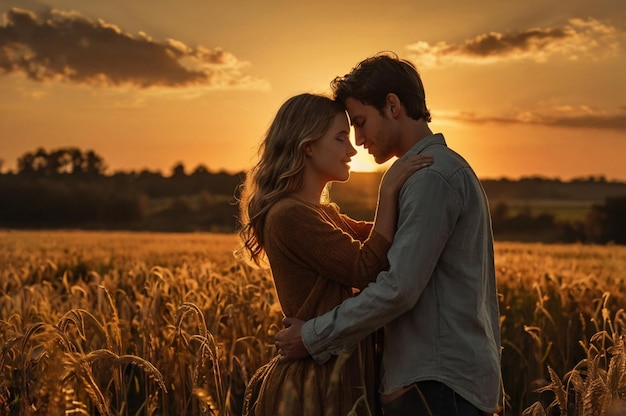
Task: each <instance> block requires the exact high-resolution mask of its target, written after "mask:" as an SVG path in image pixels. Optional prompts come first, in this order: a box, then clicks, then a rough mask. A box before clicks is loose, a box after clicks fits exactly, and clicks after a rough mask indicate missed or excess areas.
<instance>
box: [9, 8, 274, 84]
mask: <svg viewBox="0 0 626 416" xmlns="http://www.w3.org/2000/svg"><path fill="white" fill-rule="evenodd" d="M245 66H246V63H245V62H241V61H239V60H238V59H237V58H235V57H234V56H233V55H232V54H230V53H228V52H226V51H223V50H221V49H219V48H217V49H213V50H209V49H207V48H204V47H197V48H191V47H188V46H187V45H185V44H183V43H182V42H179V41H175V40H167V41H164V42H156V41H154V40H153V39H151V38H150V37H149V36H147V35H145V34H138V35H131V34H129V33H125V32H123V31H122V30H121V29H120V28H119V27H117V26H115V25H113V24H110V23H107V22H104V21H102V20H97V21H94V20H91V19H88V18H86V17H84V16H81V15H80V14H78V13H75V12H62V11H58V10H51V11H48V12H45V13H42V14H40V15H39V16H38V15H37V14H35V13H33V12H30V11H26V10H21V9H17V8H13V9H11V10H10V11H8V12H7V13H5V14H4V16H3V19H2V23H1V24H0V73H21V74H25V75H26V76H27V77H28V78H30V79H32V80H35V81H49V80H62V81H71V82H76V83H85V84H98V85H108V86H111V85H113V86H117V85H132V86H136V87H140V88H146V87H154V86H163V87H183V86H205V87H208V88H216V89H219V88H255V89H257V88H263V87H265V82H264V81H261V80H257V79H254V78H253V77H251V76H248V75H245V74H244V73H243V72H242V69H243V68H244V67H245Z"/></svg>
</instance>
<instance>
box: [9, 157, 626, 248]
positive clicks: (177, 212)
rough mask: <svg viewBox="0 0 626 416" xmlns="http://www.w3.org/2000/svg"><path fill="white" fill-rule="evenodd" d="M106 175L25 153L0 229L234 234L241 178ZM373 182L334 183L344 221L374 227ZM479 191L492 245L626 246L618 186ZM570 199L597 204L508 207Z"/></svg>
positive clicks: (526, 184) (92, 161)
mask: <svg viewBox="0 0 626 416" xmlns="http://www.w3.org/2000/svg"><path fill="white" fill-rule="evenodd" d="M106 170H107V165H106V163H105V160H104V158H103V157H102V156H100V155H99V154H97V153H96V152H94V151H93V150H87V151H83V150H81V149H79V148H76V147H66V148H59V149H53V150H50V151H47V150H45V149H43V148H39V149H37V150H35V151H33V152H27V153H25V154H23V155H22V156H21V157H19V158H18V160H17V172H15V173H13V172H7V173H2V174H0V196H1V201H2V202H1V203H0V227H4V228H80V229H103V230H106V229H120V230H122V229H123V230H148V231H171V232H190V231H216V232H233V231H235V230H236V229H237V228H238V226H239V224H238V220H237V217H238V206H237V192H238V190H239V188H240V185H241V183H242V182H243V180H244V178H245V173H244V172H237V173H233V174H231V173H226V172H211V171H210V170H209V169H208V168H206V167H205V166H202V165H200V166H198V167H196V168H195V169H194V170H193V171H192V172H191V173H189V174H188V173H187V172H186V170H185V166H184V165H183V164H182V163H178V164H176V165H174V166H173V168H172V172H171V174H170V175H169V176H165V175H163V174H162V173H161V172H159V171H150V170H143V171H141V172H134V171H132V172H116V173H114V174H108V175H107V174H106ZM379 179H380V176H377V175H353V177H352V178H351V179H350V181H348V182H347V183H342V184H334V185H333V188H331V197H332V199H333V200H334V201H336V202H337V203H338V204H339V205H340V206H341V207H342V210H343V211H344V212H346V213H347V214H349V215H352V216H354V217H356V218H359V219H371V218H373V214H374V209H375V204H376V194H377V188H378V182H379ZM557 184H558V185H559V186H555V185H557ZM565 185H566V186H565ZM483 186H484V187H485V190H486V192H487V195H488V196H489V198H490V199H491V200H494V201H499V202H497V203H494V205H492V206H491V211H492V220H493V230H494V236H495V237H496V239H501V240H517V241H543V242H584V243H608V242H614V243H617V244H626V191H625V190H626V186H625V184H623V183H612V182H608V181H606V180H605V179H604V178H602V177H589V178H586V179H583V178H581V179H579V180H574V181H571V182H569V183H567V184H562V183H558V180H552V179H545V178H522V179H521V180H519V181H509V180H504V179H503V180H497V181H493V180H491V181H484V182H483ZM568 192H571V193H576V194H583V195H587V196H589V195H593V194H594V192H595V193H596V194H597V195H594V197H595V198H596V199H600V200H603V203H598V204H594V205H593V206H592V207H591V208H590V209H589V212H588V214H587V216H586V218H585V219H584V220H563V219H560V218H558V217H556V216H555V215H552V214H549V213H539V214H534V213H531V212H530V211H522V212H519V210H514V209H512V208H511V207H510V206H509V205H508V204H507V202H506V201H507V198H512V199H515V198H522V199H524V198H531V197H546V198H549V197H568V195H564V194H566V193H568ZM601 195H605V197H603V198H601ZM503 201H505V202H503Z"/></svg>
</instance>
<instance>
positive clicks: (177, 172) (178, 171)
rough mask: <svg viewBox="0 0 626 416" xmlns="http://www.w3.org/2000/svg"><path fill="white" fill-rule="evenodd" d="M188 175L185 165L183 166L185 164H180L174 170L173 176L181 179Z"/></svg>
mask: <svg viewBox="0 0 626 416" xmlns="http://www.w3.org/2000/svg"><path fill="white" fill-rule="evenodd" d="M186 175H187V174H186V173H185V165H184V164H183V162H178V163H177V164H175V165H174V167H173V168H172V176H173V177H176V178H180V177H183V176H186Z"/></svg>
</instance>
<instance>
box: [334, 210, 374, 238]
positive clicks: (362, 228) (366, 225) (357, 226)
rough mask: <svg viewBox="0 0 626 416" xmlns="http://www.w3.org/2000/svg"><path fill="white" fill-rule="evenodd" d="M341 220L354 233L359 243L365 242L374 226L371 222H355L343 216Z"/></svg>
mask: <svg viewBox="0 0 626 416" xmlns="http://www.w3.org/2000/svg"><path fill="white" fill-rule="evenodd" d="M341 219H342V220H343V221H344V222H345V223H346V224H347V225H348V226H349V227H350V228H351V229H352V230H353V231H354V232H355V233H356V235H357V238H358V239H359V241H365V240H367V239H368V238H369V236H370V233H371V232H372V227H373V226H374V223H373V222H369V221H357V220H355V219H352V218H350V217H348V216H347V215H345V214H341Z"/></svg>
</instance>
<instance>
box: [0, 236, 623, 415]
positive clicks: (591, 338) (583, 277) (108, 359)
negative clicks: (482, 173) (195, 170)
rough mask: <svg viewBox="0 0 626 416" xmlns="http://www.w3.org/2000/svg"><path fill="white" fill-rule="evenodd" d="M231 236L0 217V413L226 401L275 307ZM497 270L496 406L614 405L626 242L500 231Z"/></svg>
mask: <svg viewBox="0 0 626 416" xmlns="http://www.w3.org/2000/svg"><path fill="white" fill-rule="evenodd" d="M235 247H236V238H235V236H233V235H230V234H163V233H124V232H115V233H98V232H77V231H57V232H36V231H32V232H29V231H19V232H17V231H0V328H1V330H0V346H1V348H2V349H1V355H0V414H7V415H18V414H19V415H31V414H33V415H34V414H101V415H192V414H193V415H237V414H239V413H240V410H241V404H242V400H243V391H244V388H245V385H246V383H247V382H248V380H249V379H250V377H251V376H252V374H253V373H254V371H255V370H256V369H257V368H258V367H259V366H261V365H262V364H264V363H265V362H267V361H268V360H269V359H270V358H271V357H272V356H274V354H275V351H274V346H273V344H272V339H273V335H274V334H275V332H276V331H277V330H278V329H279V328H280V321H281V317H282V315H281V311H280V307H279V305H278V304H277V301H276V297H275V293H274V289H273V285H272V281H271V277H270V275H269V274H268V273H267V272H264V271H259V270H256V269H252V268H250V267H248V266H246V265H245V264H242V263H239V262H237V261H235V260H234V258H233V256H232V250H233V249H234V248H235ZM496 269H497V277H498V289H499V293H500V310H501V326H502V344H503V350H502V371H503V379H504V388H505V392H506V397H507V405H506V408H505V411H504V414H511V415H518V414H522V413H523V414H525V415H541V414H573V415H583V414H584V415H590V414H594V415H595V414H597V415H617V414H624V413H623V405H624V399H625V398H626V370H625V368H626V359H625V358H624V336H625V335H626V316H625V314H624V310H623V305H626V283H625V282H626V276H625V273H626V272H625V270H626V247H622V246H585V245H542V244H521V243H506V242H498V243H497V244H496ZM568 412H569V413H568ZM619 412H622V413H619Z"/></svg>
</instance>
